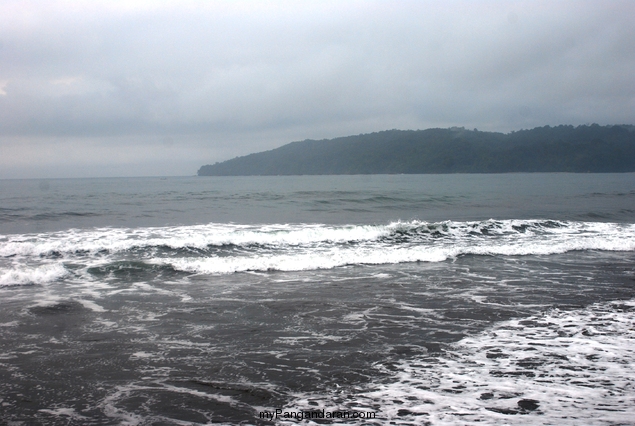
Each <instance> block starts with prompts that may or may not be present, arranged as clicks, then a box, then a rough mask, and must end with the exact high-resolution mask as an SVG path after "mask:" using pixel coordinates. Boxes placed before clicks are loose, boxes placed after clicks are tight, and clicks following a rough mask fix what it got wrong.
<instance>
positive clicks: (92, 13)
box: [0, 0, 635, 178]
mask: <svg viewBox="0 0 635 426" xmlns="http://www.w3.org/2000/svg"><path fill="white" fill-rule="evenodd" d="M634 17H635V2H633V1H630V0H626V1H604V2H599V1H557V2H553V1H443V2H441V1H314V2H296V1H288V2H284V1H267V2H258V1H245V2H236V1H226V2H223V1H215V2H202V1H201V2H197V1H161V2H157V1H136V2H131V1H103V2H100V1H25V0H20V1H0V178H54V177H100V176H151V175H162V176H165V175H194V174H195V173H196V170H197V169H198V168H199V167H200V166H201V165H203V164H211V163H214V162H216V161H223V160H227V159H230V158H233V157H235V156H238V155H244V154H248V153H251V152H256V151H263V150H267V149H272V148H275V147H278V146H281V145H283V144H285V143H288V142H291V141H296V140H304V139H307V138H310V139H323V138H333V137H338V136H346V135H353V134H359V133H369V132H373V131H379V130H386V129H394V128H397V129H425V128H430V127H450V126H465V127H467V128H470V129H471V128H478V129H479V130H492V131H504V132H508V131H511V130H519V129H523V128H525V129H526V128H532V127H535V126H543V125H558V124H573V125H579V124H589V123H598V124H602V125H605V124H635V123H634V122H635V119H634V117H635V79H634V77H633V76H634V75H635V25H633V18H634Z"/></svg>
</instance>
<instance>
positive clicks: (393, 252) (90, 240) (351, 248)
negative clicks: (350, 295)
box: [0, 220, 635, 286]
mask: <svg viewBox="0 0 635 426" xmlns="http://www.w3.org/2000/svg"><path fill="white" fill-rule="evenodd" d="M131 250H134V252H131ZM573 250H606V251H632V250H635V225H633V224H616V223H597V222H557V221H544V220H487V221H479V222H452V221H446V222H438V223H428V222H420V221H410V222H394V223H390V224H388V225H342V226H331V225H311V224H295V225H262V226H247V225H236V224H209V225H198V226H181V227H164V228H138V229H124V228H101V229H93V230H68V231H65V232H54V233H46V234H28V235H27V234H25V235H12V236H5V237H2V238H1V239H0V256H3V257H4V258H5V259H11V262H12V263H11V265H10V267H6V266H5V267H3V266H2V264H1V263H0V285H4V286H7V285H23V284H32V283H47V282H51V281H54V280H56V279H59V278H62V277H64V276H65V274H66V273H67V271H66V269H65V267H64V266H63V265H64V264H65V263H66V262H69V263H73V264H74V265H80V266H83V267H84V268H83V269H82V268H79V269H78V268H75V269H74V271H75V272H74V273H76V274H82V273H84V274H85V273H86V271H87V270H88V269H89V268H103V267H106V266H107V265H109V264H111V263H113V262H119V261H129V260H131V259H132V260H133V261H136V262H144V263H146V264H149V265H168V266H170V267H172V268H174V269H176V270H179V271H184V272H188V273H194V274H229V273H235V272H246V271H272V270H276V271H302V270H314V269H330V268H335V267H339V266H344V265H362V264H366V265H375V264H391V263H393V264H394V263H405V262H441V261H444V260H447V259H452V258H455V257H457V256H461V255H470V254H473V255H494V256H498V255H502V256H520V255H549V254H557V253H565V252H568V251H573ZM1 260H2V259H0V261H1ZM43 262H49V263H51V262H56V263H51V264H52V265H54V266H50V265H48V264H45V265H42V263H43ZM5 263H6V262H5ZM122 267H125V265H121V264H117V265H116V268H117V269H120V268H122ZM135 267H137V266H135Z"/></svg>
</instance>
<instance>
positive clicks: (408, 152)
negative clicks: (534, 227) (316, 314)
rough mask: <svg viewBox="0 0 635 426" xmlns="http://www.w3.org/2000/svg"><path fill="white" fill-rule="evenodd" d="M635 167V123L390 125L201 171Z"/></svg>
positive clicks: (482, 170)
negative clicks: (497, 127) (505, 128)
mask: <svg viewBox="0 0 635 426" xmlns="http://www.w3.org/2000/svg"><path fill="white" fill-rule="evenodd" d="M510 172H543V173H544V172H571V173H623V172H635V126H633V125H614V126H600V125H598V124H591V125H584V126H577V127H574V126H570V125H561V126H556V127H550V126H545V127H536V128H534V129H531V130H520V131H515V132H511V133H507V134H505V133H498V132H481V131H478V130H476V129H474V130H467V129H465V128H462V127H452V128H449V129H427V130H387V131H382V132H376V133H369V134H361V135H356V136H347V137H341V138H336V139H324V140H305V141H300V142H292V143H289V144H287V145H284V146H281V147H280V148H276V149H273V150H270V151H264V152H259V153H254V154H249V155H246V156H242V157H236V158H234V159H231V160H228V161H224V162H219V163H216V164H212V165H205V166H202V167H201V168H200V169H199V170H198V175H199V176H254V175H263V176H264V175H353V174H433V173H510Z"/></svg>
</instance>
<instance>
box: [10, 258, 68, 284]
mask: <svg viewBox="0 0 635 426" xmlns="http://www.w3.org/2000/svg"><path fill="white" fill-rule="evenodd" d="M67 274H68V271H67V270H66V268H64V265H62V264H60V263H49V264H44V265H40V266H35V267H28V266H26V265H21V266H18V267H9V268H0V287H7V286H15V285H28V284H46V283H50V282H53V281H56V280H58V279H60V278H62V277H64V276H66V275H67Z"/></svg>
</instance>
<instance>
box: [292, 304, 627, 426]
mask: <svg viewBox="0 0 635 426" xmlns="http://www.w3.org/2000/svg"><path fill="white" fill-rule="evenodd" d="M634 308H635V301H630V302H626V303H624V302H613V303H598V304H595V305H592V306H590V307H588V308H585V309H580V310H574V311H559V310H554V311H551V312H549V313H546V314H544V315H537V316H533V317H530V318H524V319H515V320H511V321H506V322H503V323H500V324H498V325H496V326H495V327H493V328H491V329H490V330H488V331H486V332H484V333H481V334H479V335H477V336H474V337H469V338H465V339H463V340H461V341H459V342H458V343H456V344H454V345H452V346H451V347H450V351H449V352H448V353H447V355H445V356H442V357H439V358H436V359H435V358H432V357H430V358H427V359H415V360H403V361H401V362H400V363H398V364H396V365H391V366H388V368H385V367H384V365H383V364H381V363H380V364H377V365H376V368H377V369H378V370H380V371H384V372H385V373H388V374H389V375H390V377H391V379H389V380H385V381H383V382H382V383H379V384H375V385H374V386H373V388H372V389H370V390H368V391H362V392H359V393H357V394H354V395H353V396H349V398H348V400H346V402H342V403H341V404H340V405H341V406H340V407H339V408H340V409H348V410H367V407H373V406H374V407H380V413H379V414H378V418H381V419H382V421H386V422H398V423H399V424H404V425H405V424H411V425H414V424H422V423H425V422H431V423H432V424H435V425H464V424H472V423H478V424H485V425H503V424H511V423H513V424H531V425H535V424H560V425H578V424H607V425H608V424H632V422H633V419H635V309H634ZM309 401H311V402H312V405H309ZM316 403H317V404H318V405H317V406H316V405H315V404H316ZM316 408H327V409H333V402H332V399H331V398H328V397H327V399H324V395H298V397H297V399H296V400H295V401H294V403H293V404H292V405H290V406H289V409H296V410H297V409H313V410H314V409H316Z"/></svg>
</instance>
